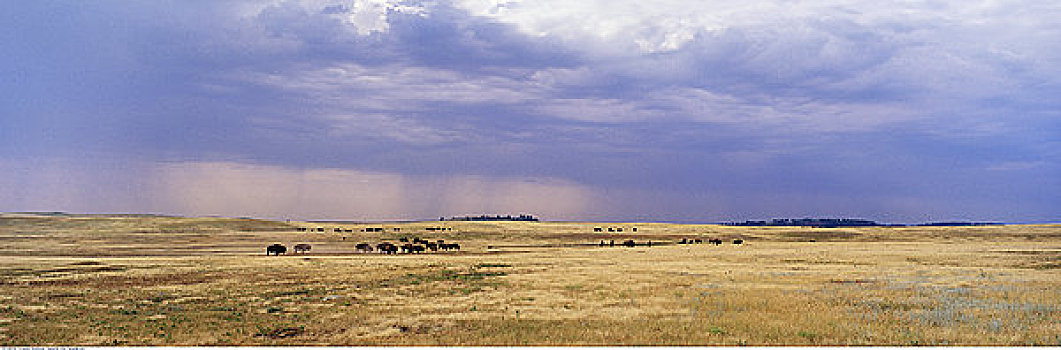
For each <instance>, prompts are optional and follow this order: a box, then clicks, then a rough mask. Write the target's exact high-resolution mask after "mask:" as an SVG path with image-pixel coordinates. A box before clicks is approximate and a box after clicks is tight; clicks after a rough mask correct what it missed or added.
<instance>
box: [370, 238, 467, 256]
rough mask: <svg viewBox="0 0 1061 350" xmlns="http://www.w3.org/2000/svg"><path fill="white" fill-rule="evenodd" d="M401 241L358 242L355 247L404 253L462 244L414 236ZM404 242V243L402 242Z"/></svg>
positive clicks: (450, 247)
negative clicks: (397, 242)
mask: <svg viewBox="0 0 1061 350" xmlns="http://www.w3.org/2000/svg"><path fill="white" fill-rule="evenodd" d="M399 241H400V242H401V243H399V244H394V243H391V242H381V243H377V244H375V246H373V245H372V244H370V243H358V244H357V245H356V246H355V248H357V251H358V252H360V253H372V252H373V251H375V252H377V253H379V254H398V252H399V251H400V252H401V253H403V254H409V253H424V252H426V251H429V250H430V251H432V252H437V251H439V250H442V251H450V250H460V249H461V246H460V244H457V243H446V241H444V240H441V239H440V240H437V241H435V242H431V241H427V240H423V239H420V238H413V240H412V242H410V241H409V239H408V238H400V239H399ZM402 243H404V244H402Z"/></svg>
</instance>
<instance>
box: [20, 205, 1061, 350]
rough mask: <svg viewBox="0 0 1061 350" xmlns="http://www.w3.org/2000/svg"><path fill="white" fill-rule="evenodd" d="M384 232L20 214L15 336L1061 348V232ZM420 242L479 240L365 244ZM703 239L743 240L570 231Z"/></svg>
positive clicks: (465, 227)
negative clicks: (443, 245) (285, 251)
mask: <svg viewBox="0 0 1061 350" xmlns="http://www.w3.org/2000/svg"><path fill="white" fill-rule="evenodd" d="M300 225H301V226H306V227H317V226H320V227H326V228H329V229H330V228H334V227H336V226H342V227H345V228H350V229H352V230H354V231H355V232H353V233H335V232H332V231H331V230H328V231H327V232H325V233H307V232H294V231H293V227H295V226H300ZM369 226H380V225H353V224H345V225H338V224H306V223H290V224H288V223H283V222H272V221H264V220H249V219H223V218H172V217H151V216H124V217H115V216H66V215H57V216H41V215H16V214H4V215H3V216H2V217H0V255H2V256H0V259H3V261H4V264H2V265H0V344H3V345H524V344H526V345H554V344H571V345H637V344H644V345H779V344H784V345H912V344H919V345H933V344H935V345H941V344H964V345H987V344H993V345H1061V336H1059V334H1061V321H1058V320H1061V226H1058V225H1025V226H991V227H950V228H938V227H937V228H859V229H850V228H839V229H811V228H775V227H770V228H763V227H758V228H757V227H723V226H713V225H672V224H643V223H642V224H631V223H627V224H614V223H613V224H594V223H555V222H542V223H527V222H480V223H476V222H445V223H438V222H425V223H402V224H386V225H383V226H385V227H387V228H388V230H387V231H386V232H383V233H371V234H366V233H361V232H357V230H359V229H360V228H363V227H369ZM434 226H447V227H453V228H454V229H453V230H452V231H444V232H427V231H424V230H423V228H425V227H434ZM609 226H610V227H625V228H627V230H624V232H623V233H608V232H603V233H598V232H593V230H592V228H593V227H609ZM392 227H401V228H402V231H401V232H395V231H392V230H391V229H390V228H392ZM631 227H638V232H636V233H635V232H630V230H629V228H631ZM401 236H410V237H411V236H418V237H423V238H429V239H445V240H447V241H451V242H459V243H460V244H461V245H462V247H463V249H462V250H461V251H460V252H459V253H457V252H449V253H441V252H439V253H433V254H417V255H391V256H387V255H378V254H358V253H356V251H355V250H354V245H355V244H356V243H358V242H378V241H380V240H384V239H387V240H392V241H394V240H397V239H398V238H399V237H401ZM343 237H346V239H345V240H344V239H343ZM691 237H700V238H709V237H719V238H723V239H725V240H726V241H727V243H726V244H724V245H722V246H713V245H706V244H702V245H663V246H658V245H657V246H653V247H641V246H639V247H635V248H621V247H599V246H575V245H571V244H578V243H594V242H599V241H600V240H611V239H615V240H616V241H621V240H625V239H635V240H638V241H645V240H649V239H651V240H653V241H655V242H673V241H676V240H679V239H681V238H691ZM733 238H744V239H745V240H746V241H747V243H746V244H744V245H741V246H735V245H733V244H730V243H729V240H731V239H733ZM812 239H813V240H815V242H809V240H812ZM274 242H279V243H284V244H286V245H288V247H290V246H291V245H293V244H294V243H310V244H312V245H313V250H312V252H311V253H310V254H306V255H298V256H295V255H288V256H281V257H266V256H265V255H264V247H265V246H266V245H268V244H271V243H274ZM518 245H523V246H526V247H507V246H518ZM532 245H570V246H564V247H552V248H545V247H531V246H532ZM489 246H506V247H505V248H494V249H489V248H488V247H489Z"/></svg>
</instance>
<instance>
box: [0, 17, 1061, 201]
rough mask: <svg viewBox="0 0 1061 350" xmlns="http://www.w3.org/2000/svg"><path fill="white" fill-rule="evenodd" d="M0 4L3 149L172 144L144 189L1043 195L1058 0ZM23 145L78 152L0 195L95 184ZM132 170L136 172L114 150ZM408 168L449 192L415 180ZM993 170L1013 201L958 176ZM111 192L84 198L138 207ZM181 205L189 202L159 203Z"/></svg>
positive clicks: (131, 151) (114, 153)
mask: <svg viewBox="0 0 1061 350" xmlns="http://www.w3.org/2000/svg"><path fill="white" fill-rule="evenodd" d="M0 6H2V7H3V8H2V9H0V21H2V22H3V23H8V24H10V25H9V26H8V27H9V28H10V30H8V31H5V32H4V33H0V38H2V39H3V40H0V51H3V52H5V53H8V54H7V55H4V56H3V57H0V75H3V76H5V77H12V79H13V81H14V83H13V84H7V85H4V86H0V92H3V93H2V94H0V113H3V115H4V118H0V160H3V159H8V160H11V159H15V160H20V159H32V158H39V159H53V158H55V159H71V158H72V159H79V158H85V159H97V158H101V159H109V160H111V161H113V160H114V159H123V160H128V161H130V162H143V163H145V164H146V163H151V162H173V163H174V164H183V165H182V166H179V167H177V168H176V169H172V170H173V172H174V173H179V174H183V175H182V176H184V178H189V179H190V178H197V179H201V181H199V180H196V181H191V180H188V181H185V180H179V179H176V178H174V179H170V180H167V181H169V182H168V183H179V184H182V185H187V186H191V187H196V186H200V187H202V188H214V187H220V186H222V184H227V183H229V182H231V181H233V180H232V179H235V178H240V179H245V180H246V181H248V182H249V183H255V184H260V185H262V186H274V185H276V184H280V183H288V181H307V182H306V183H313V182H319V183H321V184H322V185H321V188H328V189H334V193H343V194H350V195H354V194H352V193H348V192H344V191H345V190H342V189H343V188H358V189H359V188H360V187H357V186H356V185H352V184H346V183H345V182H343V180H340V179H336V178H333V177H330V175H327V174H324V173H316V172H314V171H317V170H320V171H332V172H338V173H339V174H345V175H340V176H339V177H340V178H341V177H342V176H349V177H350V178H356V179H367V180H368V181H378V183H379V184H380V188H381V189H388V191H392V192H387V193H391V194H388V196H390V195H393V196H396V197H408V196H409V195H408V193H405V192H403V193H399V191H398V189H404V190H403V191H413V190H415V191H419V192H422V193H425V195H424V196H423V198H427V199H426V201H427V202H430V203H435V204H432V206H430V207H418V206H417V205H419V204H417V203H418V202H393V203H394V204H388V205H389V206H387V207H386V208H388V209H387V210H385V211H380V212H373V211H371V210H370V209H369V208H366V209H364V210H365V211H366V212H368V213H376V214H380V215H383V213H384V212H387V213H389V212H391V210H392V209H396V208H405V209H407V210H409V211H410V212H412V213H424V214H427V213H428V212H432V211H438V210H443V209H444V208H445V206H444V205H443V204H442V203H455V204H452V205H454V206H456V207H460V208H469V209H482V210H486V208H488V207H491V206H499V207H505V208H510V207H511V208H513V210H515V209H516V206H514V205H513V204H511V203H515V202H519V201H527V202H528V203H537V202H536V201H543V200H542V199H541V198H544V197H546V195H548V196H555V197H557V198H568V197H564V196H565V195H569V196H570V198H571V199H570V200H571V201H573V202H575V203H585V202H587V201H588V202H591V203H594V205H596V204H600V203H618V202H616V198H619V197H622V198H628V199H629V200H630V201H631V203H637V202H639V201H638V200H637V198H649V199H645V200H642V201H640V202H641V203H655V204H659V205H658V206H653V205H655V204H653V205H640V206H639V205H628V206H623V207H611V208H614V210H615V212H616V213H624V214H622V215H639V214H638V213H639V212H651V213H653V214H651V215H650V216H653V217H664V216H666V215H667V213H668V212H673V213H684V214H681V215H683V216H685V217H694V216H695V215H696V214H695V213H697V212H698V210H699V209H697V208H711V212H712V213H715V214H711V215H715V216H726V215H739V214H740V213H741V212H762V213H764V215H765V214H766V213H769V212H776V213H778V215H781V214H782V213H805V212H807V211H802V209H801V208H803V206H804V204H803V203H806V202H813V203H816V204H815V206H816V208H821V211H822V212H825V211H827V209H829V208H836V209H837V210H840V209H846V208H848V207H856V206H859V204H858V203H859V201H857V200H851V199H850V198H856V197H857V198H860V199H864V200H862V201H861V202H862V203H870V202H872V203H871V204H861V208H863V209H865V212H873V211H879V212H884V211H887V210H889V208H899V207H908V208H912V207H913V206H910V205H909V203H912V202H913V201H916V200H917V199H918V198H920V199H924V200H925V203H931V206H939V207H940V209H938V210H937V211H936V212H938V213H955V212H959V211H960V210H959V209H955V208H972V207H967V206H963V204H962V203H967V202H970V201H984V202H988V203H989V204H983V205H980V206H977V207H975V208H973V209H975V210H977V211H978V212H980V213H988V214H989V213H991V209H990V208H996V209H997V210H1002V208H1003V207H1009V208H1015V207H1022V208H1027V210H1026V211H1027V212H1037V213H1043V212H1056V208H1057V202H1056V200H1051V199H1046V198H1045V197H1043V195H1042V194H1043V193H1046V192H1050V190H1051V189H1055V188H1057V183H1056V181H1054V180H1050V178H1055V177H1056V176H1052V175H1053V174H1054V173H1056V164H1058V163H1059V162H1061V154H1059V153H1058V152H1057V151H1056V150H1057V149H1061V147H1059V142H1058V138H1057V135H1056V134H1057V132H1056V130H1058V129H1059V128H1061V124H1058V120H1059V119H1058V117H1059V116H1061V115H1059V113H1058V112H1057V111H1059V110H1061V104H1059V101H1058V99H1057V98H1056V96H1058V95H1059V94H1061V68H1059V67H1061V47H1058V46H1059V43H1061V42H1058V41H1057V40H1055V38H1057V37H1058V36H1059V35H1061V24H1059V22H1057V21H1056V17H1058V16H1057V14H1059V13H1061V6H1059V5H1057V4H1053V3H1049V2H1034V1H1018V2H1011V3H998V2H991V1H973V2H968V1H964V2H959V1H935V2H905V1H893V2H867V1H853V0H808V1H790V2H761V1H760V2H756V1H752V2H749V1H728V0H727V1H712V2H688V1H677V0H664V1H653V2H638V1H632V0H621V1H607V2H604V1H578V2H570V1H555V0H541V1H482V0H453V1H400V2H399V1H383V0H371V1H361V0H356V1H355V0H335V1H332V0H312V1H310V0H307V1H271V2H255V1H225V2H194V3H152V4H150V5H138V4H135V3H107V4H93V5H69V6H57V5H55V4H49V3H37V2H26V3H8V4H4V5H0ZM18 162H20V161H18ZM1022 162H1023V163H1022ZM1027 162H1033V163H1034V164H1036V165H1034V166H1029V164H1031V163H1027ZM103 164H108V163H106V162H104V163H103ZM190 164H200V165H201V166H198V167H195V166H191V165H190ZM34 167H40V168H43V169H47V170H48V171H49V172H59V171H62V169H75V170H73V171H72V174H80V173H85V174H89V173H94V171H96V170H92V169H91V167H88V166H84V165H79V166H69V167H68V166H59V165H47V164H38V165H34V166H32V167H29V168H25V169H24V168H17V167H16V168H8V169H4V170H3V173H0V175H2V176H0V178H3V179H7V180H6V181H8V185H5V186H8V187H7V188H12V189H17V188H18V184H23V183H25V184H30V185H33V186H31V187H46V186H50V185H51V184H53V183H63V182H64V181H69V182H77V183H79V184H82V185H84V186H85V187H87V188H91V187H92V184H93V183H94V182H96V181H105V177H103V176H102V175H101V176H100V177H80V176H72V175H70V174H71V173H67V174H50V175H48V176H42V177H40V179H37V178H35V177H32V176H30V175H28V174H31V171H30V170H27V169H32V168H34ZM12 169H14V170H12ZM151 169H160V168H158V167H153V166H143V167H142V168H141V170H139V171H142V172H141V175H143V176H146V177H153V176H155V175H154V173H153V171H155V170H151ZM194 169H198V170H194ZM99 171H100V172H102V170H99ZM343 171H350V173H343ZM11 173H14V174H16V175H15V176H9V175H10V174H11ZM255 173H269V174H273V175H270V176H267V177H265V178H255V177H254V176H253V174H255ZM307 174H313V176H310V177H307V176H309V175H307ZM329 174H331V173H329ZM11 179H17V180H11ZM306 179H309V180H306ZM441 179H448V180H441ZM526 179H534V180H533V181H530V180H526ZM541 179H548V181H545V180H541ZM38 180H39V181H38ZM128 181H129V182H128V183H139V182H136V181H134V180H132V179H130V180H128ZM433 181H434V182H433ZM534 181H545V182H544V183H547V184H550V185H548V186H545V187H536V186H538V185H532V184H539V183H541V182H534ZM432 183H436V184H437V186H440V187H448V188H462V189H464V191H466V192H467V193H471V194H473V195H467V196H464V197H462V196H460V195H458V194H454V193H450V192H432V191H431V190H430V189H431V188H432V186H435V185H429V184H432ZM1014 184H1017V185H1014ZM137 186H140V185H137ZM232 186H234V187H233V190H238V191H237V192H235V193H234V194H232V195H237V194H239V193H244V192H247V189H246V188H243V187H240V186H239V185H236V184H234V185H232ZM60 187H62V186H60ZM97 187H98V188H105V189H106V190H102V189H101V190H100V191H101V192H100V193H104V192H110V191H113V192H114V193H127V194H128V193H130V192H128V191H126V190H124V189H123V188H121V187H120V186H119V187H107V186H102V187H101V186H97ZM178 187H179V186H178ZM1001 187H1005V188H1007V189H1008V192H1006V193H1012V195H1011V196H1010V197H1006V198H1002V197H1005V196H1004V195H1002V194H1000V193H1001V192H995V193H994V194H985V193H981V192H979V191H978V190H977V189H978V188H1001ZM138 188H142V189H144V190H145V191H148V189H152V191H153V189H155V187H150V186H148V187H143V186H141V187H138ZM554 188H561V189H564V188H590V190H587V191H588V192H585V193H589V194H585V193H583V192H579V191H571V192H568V191H567V190H563V191H561V192H562V193H554V192H550V191H551V189H554ZM1043 189H1046V190H1043ZM79 191H84V190H77V191H74V190H70V192H56V191H52V192H47V191H45V192H43V193H45V195H43V196H40V197H39V198H38V197H34V196H29V195H21V197H20V198H22V199H20V200H19V202H18V203H20V204H18V205H16V206H19V205H24V206H27V207H39V206H40V205H43V204H47V203H61V202H62V201H60V200H58V198H71V199H70V200H71V201H74V200H75V199H76V198H82V197H84V196H82V195H80V194H76V193H81V192H79ZM306 191H307V193H308V192H313V191H318V190H306ZM321 191H324V190H321ZM506 191H507V192H506ZM24 192H25V191H23V192H19V193H24ZM384 192H385V191H384ZM508 192H511V193H520V194H519V195H517V196H515V197H505V196H506V195H508V194H505V193H508ZM1054 192H1056V191H1054ZM71 193H74V194H71ZM222 193H223V191H222ZM313 193H317V192H313ZM329 193H330V192H329ZM329 193H320V194H321V196H322V198H331V197H328V195H329ZM534 193H538V194H539V195H534ZM571 193H582V194H579V195H573V194H571ZM619 193H622V194H623V195H622V196H619V195H618V194H619ZM770 193H783V195H776V196H773V197H771V195H770ZM75 194H76V195H75ZM602 194H603V195H602ZM853 194H857V196H855V195H853ZM197 195H201V196H205V197H204V198H207V199H209V200H211V201H218V203H222V202H224V204H223V205H222V204H219V206H218V207H217V208H218V210H220V209H222V208H236V207H240V206H247V207H254V208H258V209H255V210H257V211H256V212H261V213H279V212H282V211H284V210H297V209H298V208H295V209H291V207H284V206H276V207H266V206H255V205H257V204H256V203H259V202H262V203H265V202H273V203H279V202H284V200H278V198H279V199H282V198H290V196H291V194H290V193H287V194H283V193H281V194H275V195H276V196H277V197H270V196H273V195H272V194H264V193H249V194H247V198H250V199H248V200H238V198H237V199H233V200H225V199H224V198H221V197H219V196H212V195H211V194H210V193H209V192H208V191H207V192H204V193H202V194H197ZM125 196H126V197H121V196H119V195H115V196H112V197H107V198H111V199H113V201H112V202H113V203H110V204H107V205H103V204H100V206H101V207H106V208H110V207H121V205H120V202H121V201H123V200H127V199H128V200H130V201H133V202H138V201H137V200H134V199H135V196H132V195H125ZM152 196H153V195H152ZM104 197H106V196H104ZM48 198H54V199H55V200H51V199H48ZM585 198H593V199H590V200H586V199H585ZM602 198H603V200H602ZM683 198H685V199H683ZM845 198H846V199H845ZM1000 198H1001V199H1000ZM185 199H187V201H188V203H194V202H196V201H195V200H194V198H185ZM1003 199H1004V200H1003ZM328 201H329V203H338V202H339V200H338V199H329V200H328ZM206 202H208V201H204V202H203V203H206ZM764 202H769V203H771V204H770V205H766V204H762V203H764ZM138 203H146V202H143V201H139V202H138ZM388 203H392V202H388ZM775 203H776V204H775ZM881 203H883V204H881ZM888 203H890V204H888ZM1025 203H1030V204H1025ZM110 205H113V206H110ZM144 205H145V208H163V207H161V206H153V207H152V206H149V205H148V204H144ZM152 205H153V204H152ZM447 205H448V204H447ZM535 205H538V204H535ZM538 206H540V207H545V205H544V204H542V205H538ZM197 207H198V208H212V207H209V206H208V205H206V204H203V205H188V206H186V207H182V208H183V209H181V210H193V209H194V208H197ZM757 207H763V208H769V209H763V210H761V211H756V210H757V209H755V208H757ZM168 208H172V207H168ZM351 208H355V209H357V208H360V207H351ZM664 208H665V209H664ZM569 209H571V208H569ZM211 210H212V209H211ZM322 210H323V209H322ZM358 210H361V209H358ZM571 210H574V211H577V209H571ZM896 210H898V209H896ZM924 210H928V211H931V208H929V209H924ZM1006 210H1007V211H1006V212H1013V211H1012V210H1010V209H1006ZM579 212H580V213H586V215H597V214H593V213H591V212H590V211H579ZM909 212H910V211H906V213H909ZM1000 212H1001V211H1000ZM329 213H331V212H329ZM335 213H338V211H336V212H335ZM598 214H599V213H598ZM431 215H432V216H433V215H435V214H434V213H432V214H431ZM616 215H620V214H616ZM903 215H907V214H903ZM910 215H912V214H910ZM1035 215H1038V214H1035ZM595 217H603V216H600V215H597V216H595Z"/></svg>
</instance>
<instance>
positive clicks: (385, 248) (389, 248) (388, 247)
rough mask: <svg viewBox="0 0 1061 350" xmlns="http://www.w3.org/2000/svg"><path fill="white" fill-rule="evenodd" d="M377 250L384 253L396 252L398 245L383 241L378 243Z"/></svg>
mask: <svg viewBox="0 0 1061 350" xmlns="http://www.w3.org/2000/svg"><path fill="white" fill-rule="evenodd" d="M376 250H379V252H380V253H383V254H394V253H397V252H398V247H396V246H394V244H391V243H387V242H383V243H380V244H377V245H376Z"/></svg>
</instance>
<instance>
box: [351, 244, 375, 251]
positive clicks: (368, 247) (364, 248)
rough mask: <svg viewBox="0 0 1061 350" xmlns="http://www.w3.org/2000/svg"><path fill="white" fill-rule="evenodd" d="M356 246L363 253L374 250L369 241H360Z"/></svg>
mask: <svg viewBox="0 0 1061 350" xmlns="http://www.w3.org/2000/svg"><path fill="white" fill-rule="evenodd" d="M354 247H355V248H357V251H359V252H363V253H368V252H371V251H372V245H371V244H368V243H358V244H357V245H356V246H354Z"/></svg>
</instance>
